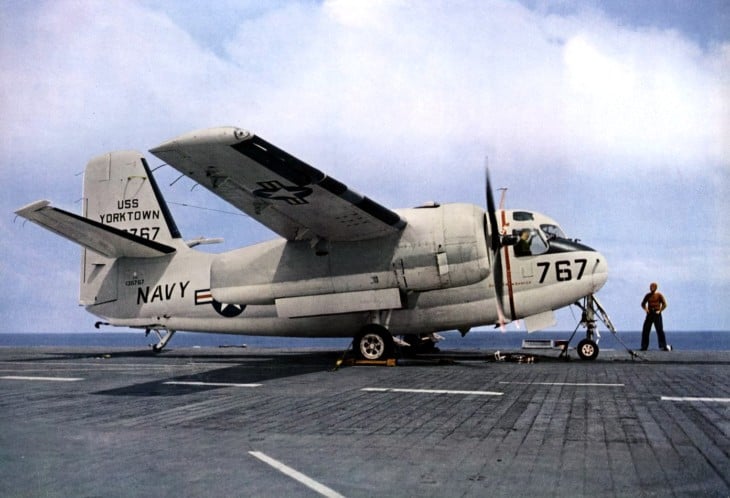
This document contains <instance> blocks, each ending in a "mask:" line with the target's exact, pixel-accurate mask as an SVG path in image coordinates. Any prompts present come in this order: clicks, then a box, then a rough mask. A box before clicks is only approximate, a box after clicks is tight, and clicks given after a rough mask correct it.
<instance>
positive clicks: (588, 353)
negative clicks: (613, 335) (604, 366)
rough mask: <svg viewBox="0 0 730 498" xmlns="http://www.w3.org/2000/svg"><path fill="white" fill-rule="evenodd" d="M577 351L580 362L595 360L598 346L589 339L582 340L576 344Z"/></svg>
mask: <svg viewBox="0 0 730 498" xmlns="http://www.w3.org/2000/svg"><path fill="white" fill-rule="evenodd" d="M577 351H578V356H580V359H581V360H595V359H596V358H597V357H598V344H596V343H595V342H593V341H591V340H590V339H583V340H582V341H580V342H579V343H578V348H577Z"/></svg>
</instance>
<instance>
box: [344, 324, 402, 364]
mask: <svg viewBox="0 0 730 498" xmlns="http://www.w3.org/2000/svg"><path fill="white" fill-rule="evenodd" d="M353 349H354V350H355V354H356V355H357V357H358V358H359V359H362V360H387V359H388V358H392V357H393V354H394V353H395V341H394V340H393V336H392V335H391V333H390V331H388V329H386V328H385V327H383V326H382V325H379V324H376V323H371V324H369V325H366V326H364V327H363V328H362V329H361V330H360V332H359V333H358V334H357V335H356V336H355V339H354V341H353Z"/></svg>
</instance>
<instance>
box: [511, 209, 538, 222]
mask: <svg viewBox="0 0 730 498" xmlns="http://www.w3.org/2000/svg"><path fill="white" fill-rule="evenodd" d="M512 219H513V220H515V221H532V220H534V219H535V217H534V216H533V215H532V213H530V212H529V211H513V212H512Z"/></svg>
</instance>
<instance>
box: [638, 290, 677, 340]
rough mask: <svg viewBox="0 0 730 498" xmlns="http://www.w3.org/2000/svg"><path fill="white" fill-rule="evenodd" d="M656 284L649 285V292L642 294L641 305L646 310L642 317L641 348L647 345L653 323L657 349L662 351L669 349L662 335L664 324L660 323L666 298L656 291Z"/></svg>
mask: <svg viewBox="0 0 730 498" xmlns="http://www.w3.org/2000/svg"><path fill="white" fill-rule="evenodd" d="M657 287H658V286H657V284H656V283H653V282H652V284H651V285H649V291H650V292H649V293H648V294H647V295H645V296H644V299H643V301H641V307H642V308H644V311H646V318H645V319H644V328H643V329H642V331H641V350H642V351H646V350H647V348H648V347H649V333H650V332H651V326H652V325H654V328H655V329H656V335H657V339H658V340H659V349H661V350H662V351H670V349H671V348H669V347H667V339H666V337H664V324H663V323H662V311H664V310H665V309H667V300H666V299H664V296H663V295H662V293H661V292H658V291H657Z"/></svg>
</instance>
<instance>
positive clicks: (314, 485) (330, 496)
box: [248, 451, 344, 498]
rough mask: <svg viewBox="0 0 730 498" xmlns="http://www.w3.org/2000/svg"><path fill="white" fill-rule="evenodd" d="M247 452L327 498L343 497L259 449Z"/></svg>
mask: <svg viewBox="0 0 730 498" xmlns="http://www.w3.org/2000/svg"><path fill="white" fill-rule="evenodd" d="M248 454H249V455H251V456H252V457H255V458H258V459H259V460H261V461H262V462H264V463H266V464H268V465H271V466H272V467H274V468H275V469H276V470H278V471H279V472H281V473H282V474H284V475H286V476H289V477H291V478H292V479H294V480H295V481H299V482H300V483H302V484H304V485H305V486H307V487H308V488H309V489H312V490H314V491H316V492H317V493H319V494H321V495H322V496H326V497H327V498H344V496H342V495H341V494H340V493H338V492H337V491H335V490H334V489H331V488H328V487H327V486H325V485H324V484H321V483H319V482H317V481H315V480H314V479H312V478H311V477H308V476H306V475H304V474H302V473H301V472H299V471H298V470H294V469H292V468H291V467H289V466H288V465H285V464H283V463H281V462H280V461H278V460H275V459H273V458H271V457H270V456H268V455H266V454H264V453H261V452H260V451H249V452H248Z"/></svg>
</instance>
